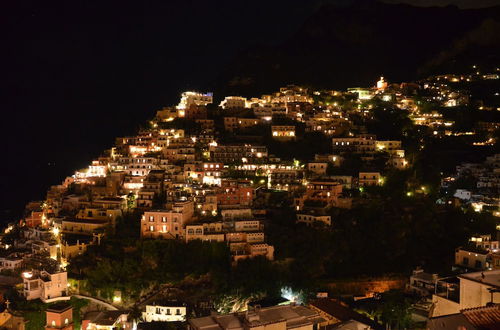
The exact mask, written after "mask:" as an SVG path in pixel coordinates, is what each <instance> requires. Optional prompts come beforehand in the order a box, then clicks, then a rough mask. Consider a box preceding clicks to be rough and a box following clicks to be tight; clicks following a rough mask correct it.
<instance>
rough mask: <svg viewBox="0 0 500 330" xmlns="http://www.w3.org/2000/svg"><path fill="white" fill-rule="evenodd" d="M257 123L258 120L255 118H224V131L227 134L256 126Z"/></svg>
mask: <svg viewBox="0 0 500 330" xmlns="http://www.w3.org/2000/svg"><path fill="white" fill-rule="evenodd" d="M259 123H260V119H256V118H239V117H224V129H225V130H226V131H229V132H233V131H235V130H238V129H245V128H249V127H253V126H257V125H258V124H259Z"/></svg>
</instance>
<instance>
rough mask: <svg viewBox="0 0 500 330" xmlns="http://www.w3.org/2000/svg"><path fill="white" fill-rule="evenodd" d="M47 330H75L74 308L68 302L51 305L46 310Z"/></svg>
mask: <svg viewBox="0 0 500 330" xmlns="http://www.w3.org/2000/svg"><path fill="white" fill-rule="evenodd" d="M45 315H46V317H45V318H46V325H45V330H73V329H74V326H73V307H72V306H71V305H70V304H69V303H66V302H58V303H56V304H53V305H50V306H49V308H47V309H46V310H45Z"/></svg>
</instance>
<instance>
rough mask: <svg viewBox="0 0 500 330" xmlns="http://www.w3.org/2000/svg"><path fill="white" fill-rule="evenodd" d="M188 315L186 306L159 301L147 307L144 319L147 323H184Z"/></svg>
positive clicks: (143, 315) (143, 314)
mask: <svg viewBox="0 0 500 330" xmlns="http://www.w3.org/2000/svg"><path fill="white" fill-rule="evenodd" d="M186 315H187V308H186V305H185V304H181V303H178V302H176V301H159V302H154V303H153V304H147V305H146V311H144V312H143V313H142V319H143V320H144V321H145V322H184V321H186Z"/></svg>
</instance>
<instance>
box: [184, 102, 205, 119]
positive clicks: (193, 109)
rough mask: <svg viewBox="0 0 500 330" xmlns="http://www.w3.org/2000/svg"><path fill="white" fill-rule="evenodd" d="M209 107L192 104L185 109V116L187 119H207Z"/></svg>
mask: <svg viewBox="0 0 500 330" xmlns="http://www.w3.org/2000/svg"><path fill="white" fill-rule="evenodd" d="M207 115H208V114H207V107H206V106H204V105H196V104H191V105H190V106H189V107H187V108H186V109H184V118H186V119H191V120H193V119H207Z"/></svg>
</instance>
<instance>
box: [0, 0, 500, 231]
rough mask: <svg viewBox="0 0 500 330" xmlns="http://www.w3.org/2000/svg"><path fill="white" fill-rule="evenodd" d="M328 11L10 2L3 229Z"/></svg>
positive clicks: (5, 14) (5, 47)
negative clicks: (241, 59)
mask: <svg viewBox="0 0 500 330" xmlns="http://www.w3.org/2000/svg"><path fill="white" fill-rule="evenodd" d="M324 2H326V1H319V0H313V1H311V0H308V1H307V0H306V1H290V0H286V1H285V0H277V1H234V0H233V1H158V2H153V1H151V2H150V1H148V2H145V3H147V4H140V5H139V3H142V2H134V3H133V4H128V3H127V2H125V1H120V2H118V1H117V2H112V1H66V2H64V3H63V2H61V3H59V4H56V2H43V1H33V2H28V1H10V4H9V5H6V4H5V3H3V6H2V7H3V8H2V10H1V11H0V15H1V19H0V21H1V23H0V24H2V38H1V40H2V51H1V55H0V56H1V58H2V60H1V63H2V79H1V84H2V85H1V90H2V92H3V94H4V95H5V96H4V97H2V113H3V115H4V118H3V120H2V127H1V132H2V134H3V141H5V142H6V148H4V150H3V155H4V156H3V157H2V160H3V161H2V162H1V163H2V167H1V170H2V180H1V181H0V182H1V187H0V188H1V191H2V199H1V200H0V210H1V213H0V220H2V221H5V220H14V219H13V218H12V214H16V212H18V210H19V209H22V206H23V205H24V204H25V203H26V202H27V201H28V200H30V199H42V198H43V196H44V195H43V194H44V192H45V191H46V190H47V188H48V187H49V186H50V185H51V184H58V183H60V181H61V180H62V179H63V178H64V177H65V176H66V175H69V174H71V173H72V171H73V170H75V169H77V168H80V167H84V166H86V165H88V162H89V161H90V160H91V159H92V158H93V157H96V156H98V155H99V153H100V152H101V151H102V150H103V149H104V148H107V147H110V146H111V145H112V144H113V141H114V137H116V136H120V135H127V134H132V133H133V132H134V131H135V129H136V128H137V127H138V125H139V124H140V123H142V122H143V121H144V120H145V119H147V118H150V117H152V116H153V115H154V112H155V110H156V109H158V108H160V107H161V106H164V105H172V104H174V103H176V102H177V100H178V97H179V94H180V93H181V92H182V91H184V90H188V89H196V90H201V91H209V90H212V89H213V87H214V85H215V80H216V79H217V76H218V75H219V73H220V72H221V70H223V69H224V67H225V65H227V63H228V62H229V61H231V59H233V58H234V57H235V56H236V55H237V54H238V53H239V52H242V51H244V50H246V49H248V48H250V47H253V46H255V45H262V44H264V45H265V44H270V45H273V44H276V43H280V42H283V41H284V40H286V39H287V38H289V37H290V35H292V34H293V33H294V32H295V31H297V29H299V28H300V26H301V24H302V23H303V22H304V21H305V20H306V19H307V18H308V17H309V16H310V15H311V14H312V13H313V12H314V11H315V10H317V9H318V8H319V7H320V6H321V4H322V3H324ZM331 2H335V3H339V2H342V3H346V4H347V3H350V2H352V1H331ZM387 2H400V1H387ZM401 2H406V3H411V4H417V5H424V6H426V5H432V4H438V5H446V4H450V3H454V4H457V5H459V6H461V7H463V8H468V7H471V6H478V7H482V6H487V5H494V4H500V1H493V0H472V1H464V0H462V1H427V0H424V1H417V0H415V1H401ZM277 87H279V86H277ZM345 87H346V88H347V87H348V86H345Z"/></svg>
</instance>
